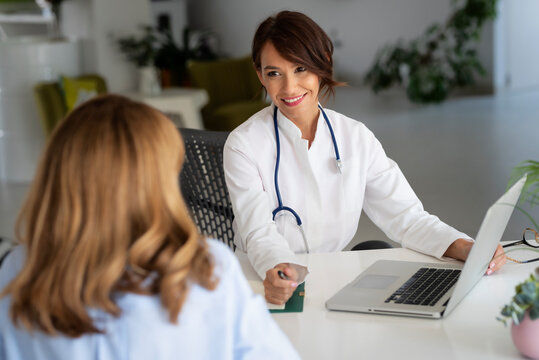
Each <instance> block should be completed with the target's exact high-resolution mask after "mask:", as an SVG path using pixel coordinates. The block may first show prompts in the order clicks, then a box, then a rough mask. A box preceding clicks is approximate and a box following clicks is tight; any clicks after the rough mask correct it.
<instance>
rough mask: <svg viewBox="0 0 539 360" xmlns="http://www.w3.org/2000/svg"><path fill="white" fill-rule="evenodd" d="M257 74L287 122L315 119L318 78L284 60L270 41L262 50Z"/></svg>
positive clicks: (303, 68) (316, 113) (299, 66)
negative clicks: (288, 120)
mask: <svg viewBox="0 0 539 360" xmlns="http://www.w3.org/2000/svg"><path fill="white" fill-rule="evenodd" d="M257 73H258V78H259V79H260V82H261V83H262V85H263V86H264V87H265V88H266V91H267V92H268V95H269V96H270V97H271V100H272V101H273V103H274V104H275V105H277V107H278V108H279V110H280V111H281V112H282V113H283V115H285V116H286V117H287V118H288V119H290V120H292V121H295V122H304V121H313V120H315V119H317V118H318V91H319V87H320V82H319V78H318V76H317V75H315V74H314V73H312V72H310V71H309V70H308V69H306V68H305V67H303V66H301V65H298V64H295V63H292V62H290V61H288V60H286V59H285V58H283V57H282V56H281V54H279V52H278V51H277V49H275V47H274V46H273V44H272V43H271V42H267V43H266V44H265V45H264V47H263V48H262V51H261V53H260V71H257Z"/></svg>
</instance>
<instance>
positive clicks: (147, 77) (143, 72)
mask: <svg viewBox="0 0 539 360" xmlns="http://www.w3.org/2000/svg"><path fill="white" fill-rule="evenodd" d="M138 76H139V79H138V80H139V87H138V88H139V92H140V93H142V94H144V95H159V94H160V93H161V85H160V84H159V76H158V73H157V69H156V68H155V67H153V66H145V67H141V68H139V69H138Z"/></svg>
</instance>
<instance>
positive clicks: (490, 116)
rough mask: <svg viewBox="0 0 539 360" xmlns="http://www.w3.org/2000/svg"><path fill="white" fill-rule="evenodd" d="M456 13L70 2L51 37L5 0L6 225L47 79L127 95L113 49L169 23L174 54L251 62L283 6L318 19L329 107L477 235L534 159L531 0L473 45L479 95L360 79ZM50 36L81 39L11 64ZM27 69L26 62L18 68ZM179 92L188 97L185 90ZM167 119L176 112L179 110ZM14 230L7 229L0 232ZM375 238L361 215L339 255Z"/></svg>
mask: <svg viewBox="0 0 539 360" xmlns="http://www.w3.org/2000/svg"><path fill="white" fill-rule="evenodd" d="M0 3H4V1H2V2H0ZM19 3H21V2H19ZM22 3H25V2H24V1H23V2H22ZM29 3H32V1H30V2H29ZM37 3H39V1H38V2H37ZM451 3H452V2H451V1H448V0H437V1H426V0H409V1H408V0H407V1H389V0H387V1H355V0H352V1H343V0H337V1H325V0H314V1H311V0H294V1H288V2H284V1H271V2H270V1H247V0H227V1H220V0H197V1H190V0H161V1H150V0H129V1H127V0H123V1H120V0H116V1H114V2H108V1H105V0H92V1H83V0H66V1H63V2H60V10H61V16H60V23H59V26H58V28H57V29H55V28H54V27H53V26H52V25H51V24H50V22H47V21H46V20H43V19H38V20H35V19H34V20H32V19H31V18H30V16H26V18H24V16H19V18H20V20H19V21H18V20H17V19H16V18H15V19H10V15H13V12H12V11H13V1H12V2H11V3H10V1H5V5H2V6H4V11H5V13H4V14H2V15H0V16H1V17H0V19H1V22H0V25H1V26H2V36H3V39H2V42H0V57H2V61H1V62H0V71H1V73H2V76H1V77H0V81H2V85H1V86H2V93H1V95H0V99H1V100H2V103H1V105H2V107H3V111H2V112H1V116H2V118H1V119H0V126H1V127H2V134H3V136H2V138H0V142H2V146H1V147H0V151H1V154H0V177H1V179H2V182H3V183H4V184H7V185H4V186H3V188H4V190H3V192H2V194H3V196H2V208H3V214H2V219H3V221H4V222H5V223H6V224H5V225H4V227H8V228H10V227H11V225H12V224H13V221H14V218H15V216H16V213H17V211H18V206H19V205H20V203H21V202H22V199H23V198H24V195H25V190H26V188H27V184H28V183H29V182H30V181H31V179H32V175H33V171H34V169H35V166H36V163H37V161H38V158H39V155H40V151H41V150H42V149H43V146H44V144H45V141H46V137H47V133H46V131H44V127H43V124H42V122H43V120H42V119H41V118H40V112H39V111H41V110H40V109H38V105H37V104H36V100H35V97H34V95H33V93H32V92H33V90H32V88H33V87H34V86H35V84H36V83H38V82H40V81H52V82H54V81H56V80H57V78H58V77H59V76H61V75H69V76H79V75H83V74H90V73H91V74H99V75H100V76H101V77H102V78H103V79H104V80H105V81H106V86H107V88H108V89H107V90H108V91H109V92H118V93H123V94H132V93H136V92H137V91H139V90H138V89H139V88H138V86H139V83H140V75H139V72H138V71H137V66H135V64H134V62H132V61H129V60H127V59H126V56H124V55H125V54H122V53H121V51H120V50H119V47H118V46H117V44H116V43H115V41H114V40H112V39H118V38H122V37H124V38H125V37H129V36H139V37H141V36H142V30H141V24H148V25H152V26H154V27H155V28H157V27H158V26H160V24H162V23H163V22H165V23H166V26H167V27H168V28H169V29H170V33H171V34H172V37H173V41H174V42H175V43H176V44H177V46H178V48H179V49H183V48H185V44H184V42H185V34H186V32H185V31H184V30H186V29H187V30H188V37H189V43H190V45H188V47H189V46H190V47H193V48H195V47H196V46H198V45H199V44H200V39H203V40H205V41H204V43H205V44H206V47H207V48H209V50H208V51H209V52H211V53H212V55H213V56H215V57H217V58H223V59H235V58H245V57H246V56H248V55H249V53H250V45H251V40H252V34H253V32H254V30H255V27H256V25H257V24H258V23H259V22H260V21H261V20H262V19H263V18H265V17H267V16H268V15H270V14H272V13H274V12H276V11H278V10H281V9H291V10H299V11H304V12H305V13H306V14H308V15H309V16H311V17H312V18H313V19H314V20H315V21H317V22H319V24H320V25H321V27H322V28H323V29H324V30H325V31H326V32H327V33H328V35H329V36H330V37H331V39H332V41H333V43H334V46H335V50H334V63H335V66H334V68H335V76H336V78H337V80H339V81H344V82H346V83H347V85H346V86H343V87H339V88H337V91H336V95H335V97H334V98H332V99H329V100H327V102H326V103H325V104H324V106H326V107H328V108H330V109H334V110H336V111H339V112H341V113H343V114H346V115H348V116H349V117H351V118H353V119H357V120H358V121H361V122H363V123H364V124H365V125H366V126H367V127H368V128H369V129H371V130H372V131H373V132H374V134H375V135H376V136H377V138H378V139H379V140H380V141H381V143H382V145H383V147H384V149H385V151H386V152H387V154H388V156H389V157H390V158H392V159H394V160H395V161H396V162H397V163H398V165H399V166H400V168H401V169H402V171H403V173H404V174H405V176H406V178H407V179H408V181H409V182H410V184H411V185H412V187H413V189H414V190H415V192H416V193H417V195H418V197H419V198H420V199H421V200H422V202H423V205H424V207H425V208H426V209H427V210H428V211H429V212H431V213H433V214H436V215H437V216H439V217H440V218H441V219H442V220H443V221H445V222H447V223H448V224H451V225H453V226H454V227H456V228H457V229H459V230H461V231H463V232H465V233H467V234H469V235H470V236H472V237H473V236H475V234H476V232H477V230H478V227H479V225H480V222H481V219H482V217H483V215H484V212H485V210H486V209H487V207H488V205H489V204H491V203H492V202H493V201H494V200H495V199H496V198H497V197H498V196H499V195H500V194H501V193H502V192H503V191H504V189H505V188H506V186H507V184H508V181H509V178H510V175H511V170H512V168H513V167H515V166H516V165H517V164H519V163H520V162H522V161H525V160H537V158H538V157H539V150H538V147H537V146H536V144H537V136H536V135H537V133H538V130H539V105H538V104H539V65H538V64H539V61H538V60H539V48H537V47H536V46H531V44H533V43H534V42H535V40H534V39H536V37H537V35H538V34H539V26H538V25H537V24H536V22H534V21H533V20H532V18H533V17H532V14H534V13H536V12H537V4H536V3H535V2H534V1H520V2H518V5H517V4H516V3H515V2H512V1H508V0H501V1H498V6H497V17H496V19H495V20H494V21H492V20H488V21H486V22H485V24H484V25H483V27H482V29H481V33H480V35H481V36H480V40H479V41H478V42H477V43H476V44H475V46H476V47H477V54H478V55H477V59H478V60H479V61H480V62H481V64H482V66H483V67H484V69H485V71H486V73H485V75H484V76H481V75H478V74H477V73H476V74H475V79H476V80H475V84H474V85H470V86H467V87H465V88H455V89H453V90H452V91H451V92H450V93H449V94H448V96H447V98H445V99H444V100H443V101H441V102H439V103H436V102H435V103H432V102H430V103H429V102H427V103H421V102H419V103H418V102H412V101H410V100H409V99H408V98H407V96H406V89H405V88H404V87H403V86H398V85H396V86H393V87H391V88H390V89H389V90H383V91H380V92H379V93H378V94H375V93H374V92H373V91H372V89H371V86H370V85H368V84H366V83H365V81H364V79H365V75H366V73H367V72H368V71H369V69H370V68H371V67H372V65H373V63H374V60H375V58H376V55H377V53H378V52H379V51H380V49H382V48H383V47H384V46H388V45H392V44H396V43H397V41H401V42H403V43H406V42H407V41H408V42H409V41H411V40H413V39H418V38H420V37H421V35H422V34H423V33H424V32H425V30H426V28H428V27H429V26H430V25H431V24H434V23H439V24H444V22H446V21H447V19H448V17H449V16H450V15H451V14H452V11H454V8H452V5H451ZM26 6H27V8H28V12H30V11H31V12H32V13H33V14H34V15H33V16H36V17H39V16H38V15H36V14H37V13H38V12H39V10H36V7H37V6H35V4H33V5H30V4H27V5H26ZM124 7H128V9H129V10H128V11H126V9H124ZM10 11H11V12H10ZM24 11H25V10H24V8H23V10H20V11H19V12H24ZM238 14H241V16H239V15H238ZM12 18H14V16H12ZM380 24H390V25H384V26H381V25H380ZM58 36H61V37H64V38H68V39H69V42H72V43H73V42H75V43H76V45H75V46H73V44H70V46H71V48H68V49H64V50H62V51H66V53H65V54H64V55H61V57H62V59H61V60H59V59H51V62H50V63H47V60H42V61H43V62H44V63H42V64H40V63H39V62H40V61H39V60H37V59H36V58H35V53H32V54H31V55H30V56H28V57H24V56H21V58H16V55H17V54H22V53H17V51H21V47H20V46H18V44H17V39H24V38H32V37H34V38H40V39H41V40H39V41H45V42H46V41H48V40H47V37H49V40H50V39H52V38H55V37H56V39H54V40H51V43H53V44H54V43H55V42H56V46H58V44H57V43H58V40H57V37H58ZM43 39H45V40H43ZM34 41H37V40H34ZM22 42H24V41H22ZM27 43H31V41H27ZM31 46H41V45H36V44H33V45H30V47H31ZM29 51H34V50H29ZM54 51H56V52H58V51H57V50H54ZM54 51H50V52H54ZM75 52H76V53H75ZM44 53H45V52H44ZM10 56H11V58H10ZM51 56H52V55H51ZM56 57H57V58H58V57H60V55H57V56H56ZM22 59H25V60H24V61H26V62H27V64H24V65H23V64H22V62H23V61H22ZM17 78H19V79H20V82H19V83H21V84H20V85H17ZM23 82H24V85H23V84H22V83H23ZM186 84H187V85H186ZM165 86H167V85H165ZM175 86H180V87H186V86H187V87H189V86H190V87H191V88H193V86H192V84H191V85H190V84H189V81H187V82H185V81H184V82H181V83H180V84H179V85H178V84H176V85H175ZM203 95H204V94H203ZM197 96H199V98H200V99H198V102H196V101H195V102H196V103H197V106H196V110H195V111H200V110H201V107H202V105H201V104H204V103H205V102H207V101H208V99H207V96H206V95H204V96H202V95H200V94H198V95H197ZM195 97H196V96H195ZM266 101H267V99H266ZM170 113H172V114H171V115H172V116H174V115H173V113H174V106H173V108H172V110H171V111H170ZM176 115H177V114H176ZM183 115H185V114H183ZM181 116H182V114H180V115H179V117H178V116H176V118H181ZM241 121H243V120H242V119H240V120H239V122H241ZM191 124H193V123H188V124H187V127H191ZM194 124H196V126H194V127H204V126H203V125H200V115H199V123H198V124H197V123H196V122H195V123H194ZM180 125H183V126H185V124H180ZM235 125H236V124H234V125H233V126H235ZM6 186H8V187H6ZM532 210H533V211H537V209H532ZM525 223H526V217H525V216H524V215H523V214H520V213H517V214H515V215H514V216H513V218H512V220H511V221H510V223H509V225H508V227H507V231H506V233H505V235H504V238H506V239H514V238H518V237H519V235H520V233H521V231H522V228H523V227H524V225H525ZM11 234H12V232H11V229H7V230H5V231H4V233H3V236H4V237H6V236H7V237H9V236H10V235H11ZM371 239H381V240H388V239H387V237H386V236H385V235H384V234H383V233H382V232H381V231H380V230H379V229H378V228H377V227H376V226H374V225H373V224H372V223H371V222H370V220H369V219H368V217H367V216H364V215H363V216H362V218H361V222H360V225H359V231H358V233H357V234H356V237H355V238H354V240H353V241H352V242H351V244H350V245H349V246H348V248H351V247H352V246H353V245H355V244H356V243H358V242H361V241H364V240H371ZM393 245H394V246H398V244H393Z"/></svg>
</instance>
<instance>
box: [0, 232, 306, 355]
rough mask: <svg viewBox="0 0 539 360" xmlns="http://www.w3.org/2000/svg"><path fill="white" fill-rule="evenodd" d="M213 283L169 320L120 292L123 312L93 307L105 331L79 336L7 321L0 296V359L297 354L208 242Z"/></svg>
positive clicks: (227, 259)
mask: <svg viewBox="0 0 539 360" xmlns="http://www.w3.org/2000/svg"><path fill="white" fill-rule="evenodd" d="M208 243H209V248H210V252H211V254H212V255H213V257H214V259H215V263H216V266H215V274H216V275H218V276H219V278H220V281H219V285H218V286H217V288H216V289H215V290H214V291H208V290H206V289H204V288H202V287H200V286H198V285H195V286H193V287H191V290H190V292H189V294H188V297H187V299H186V301H185V303H184V305H183V307H182V310H181V313H180V315H179V316H178V323H177V324H173V323H171V322H170V321H169V319H168V316H169V315H168V314H169V313H168V312H167V311H166V310H165V309H164V308H163V307H162V305H161V302H160V298H159V296H147V295H137V294H132V293H122V294H119V295H118V296H117V304H118V306H119V307H120V308H121V309H122V315H121V316H120V317H118V318H114V317H112V316H110V315H108V314H107V313H105V312H103V311H100V310H96V311H92V312H91V314H92V317H93V318H94V319H95V318H99V319H102V320H101V321H99V322H98V323H96V324H97V325H98V326H99V327H100V328H102V329H104V330H105V334H88V335H84V336H81V337H79V338H75V339H73V338H69V337H65V336H63V335H59V336H55V337H52V336H49V335H46V334H45V333H43V332H40V331H33V332H28V331H26V330H25V329H24V328H23V327H22V326H21V327H16V326H14V324H13V323H12V322H11V319H10V316H9V309H10V304H11V298H10V296H7V297H4V298H2V299H0V359H2V360H3V359H9V360H19V359H20V360H23V359H24V360H27V359H57V360H61V359H69V360H73V359H77V360H86V359H88V360H89V359H92V360H96V359H103V360H107V359H111V360H112V359H114V360H122V359H133V360H136V359H144V360H148V359H160V360H166V359H297V358H299V357H298V355H297V353H296V352H295V350H294V348H293V347H292V345H291V344H290V342H289V341H288V339H287V338H286V336H285V335H284V334H283V333H282V331H281V330H280V329H279V328H278V326H277V325H276V324H275V322H274V321H273V319H272V318H271V316H270V315H269V313H268V310H267V308H266V306H265V302H264V300H263V299H262V298H261V297H260V296H258V295H254V294H253V292H252V291H251V288H250V287H249V285H248V283H247V281H246V280H245V277H244V276H243V273H242V271H241V268H240V266H239V264H238V261H237V260H236V258H235V256H234V255H233V254H232V253H231V251H230V250H229V249H228V248H227V247H226V246H224V245H223V244H222V243H219V242H217V241H214V240H209V241H208ZM24 257H25V254H24V249H23V247H22V246H19V247H17V248H15V249H14V250H13V251H12V252H11V253H10V254H9V255H8V256H7V258H6V259H5V261H4V263H3V264H2V267H1V268H0V289H3V288H4V287H5V286H6V285H7V284H8V283H9V281H11V279H13V277H14V276H15V275H16V274H17V273H18V272H19V271H20V269H21V266H22V264H23V262H24Z"/></svg>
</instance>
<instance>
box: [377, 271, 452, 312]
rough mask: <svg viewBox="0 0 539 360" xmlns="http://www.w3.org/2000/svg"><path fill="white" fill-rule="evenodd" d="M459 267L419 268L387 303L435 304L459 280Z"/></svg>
mask: <svg viewBox="0 0 539 360" xmlns="http://www.w3.org/2000/svg"><path fill="white" fill-rule="evenodd" d="M459 275H460V270H459V269H430V268H421V269H419V270H418V271H417V272H416V273H415V274H414V275H412V277H411V278H410V279H408V281H406V282H405V283H404V285H402V286H401V287H400V288H399V289H398V290H397V291H395V292H394V293H393V294H391V296H390V297H388V298H387V299H386V301H385V302H386V303H389V302H394V303H395V304H412V305H429V306H434V304H436V303H437V302H438V300H440V298H441V297H442V296H444V294H445V293H446V292H447V291H448V290H449V289H451V287H452V286H453V285H454V284H455V283H456V282H457V280H458V278H459Z"/></svg>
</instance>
